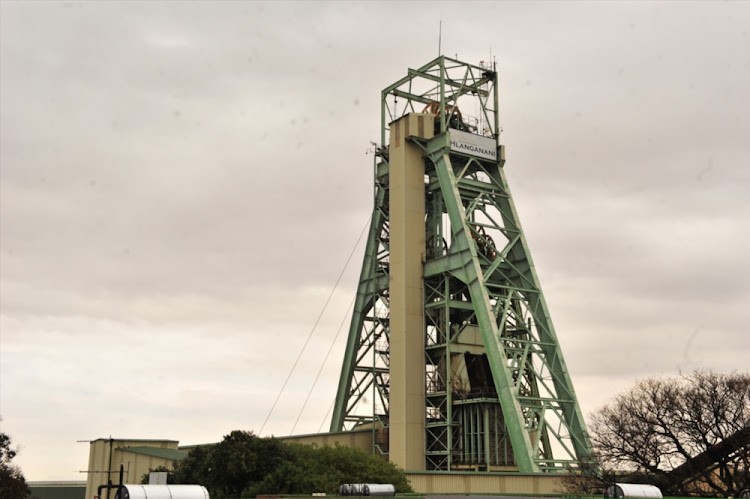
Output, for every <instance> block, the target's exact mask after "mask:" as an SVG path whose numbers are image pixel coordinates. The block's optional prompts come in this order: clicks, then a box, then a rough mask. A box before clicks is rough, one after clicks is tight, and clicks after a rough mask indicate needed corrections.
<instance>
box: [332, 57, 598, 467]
mask: <svg viewBox="0 0 750 499" xmlns="http://www.w3.org/2000/svg"><path fill="white" fill-rule="evenodd" d="M498 119H499V117H498V76H497V72H496V68H495V66H494V64H484V63H482V64H480V65H472V64H467V63H464V62H461V61H458V60H455V59H451V58H448V57H444V56H440V57H438V58H437V59H435V60H433V61H431V62H430V63H428V64H426V65H424V66H422V67H420V68H418V69H409V71H408V74H407V75H406V76H405V77H403V78H401V79H400V80H398V81H397V82H395V83H394V84H392V85H390V86H388V87H387V88H385V89H384V90H383V92H382V99H381V137H380V144H381V146H379V147H378V149H377V152H376V154H375V156H374V158H375V161H374V199H375V203H374V209H373V212H372V219H371V224H370V230H369V236H368V241H367V247H366V250H365V255H364V260H363V264H362V270H361V274H360V279H359V285H358V289H357V296H356V300H355V305H354V312H353V316H352V321H351V326H350V329H349V336H348V343H347V348H346V353H345V358H344V362H343V366H342V370H341V377H340V381H339V385H338V392H337V397H336V402H335V405H334V413H333V417H332V421H331V431H334V432H337V431H346V430H352V429H355V428H366V427H368V426H369V427H370V428H372V431H373V446H374V449H373V450H374V452H375V453H377V454H381V455H384V456H386V457H388V458H389V459H390V460H391V461H393V462H395V463H396V464H398V465H400V466H402V467H403V468H405V469H406V470H444V471H467V470H475V471H518V472H521V473H539V472H562V471H569V470H571V469H577V468H580V467H581V466H582V465H584V464H588V463H589V462H590V455H591V444H590V441H589V437H588V434H587V432H586V427H585V424H584V420H583V416H582V414H581V410H580V408H579V405H578V401H577V399H576V395H575V392H574V390H573V384H572V382H571V379H570V376H569V373H568V368H567V367H566V365H565V361H564V359H563V354H562V351H561V350H560V345H559V343H558V339H557V334H556V333H555V329H554V327H553V325H552V321H551V319H550V314H549V311H548V309H547V304H546V302H545V299H544V294H543V293H542V288H541V285H540V284H539V279H538V277H537V274H536V271H535V268H534V263H533V261H532V259H531V253H530V251H529V248H528V245H527V243H526V239H525V237H524V234H523V231H522V229H521V224H520V222H519V218H518V214H517V212H516V207H515V205H514V202H513V198H512V196H511V192H510V189H509V188H508V182H507V180H506V176H505V172H504V169H503V167H504V164H505V150H504V147H503V146H502V145H500V144H499V121H498ZM385 144H388V145H387V146H386V145H385Z"/></svg>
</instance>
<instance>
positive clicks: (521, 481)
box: [406, 472, 562, 495]
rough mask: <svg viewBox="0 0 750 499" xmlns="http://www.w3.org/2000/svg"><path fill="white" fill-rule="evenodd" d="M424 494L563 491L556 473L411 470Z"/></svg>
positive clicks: (415, 484) (412, 479)
mask: <svg viewBox="0 0 750 499" xmlns="http://www.w3.org/2000/svg"><path fill="white" fill-rule="evenodd" d="M406 477H407V478H408V479H409V483H411V486H412V488H413V489H414V491H415V492H417V493H420V494H534V495H560V494H561V493H562V492H561V491H562V480H561V478H560V477H558V476H554V475H542V476H539V475H519V474H512V475H511V474H507V475H506V474H502V475H501V474H495V473H447V472H443V473H440V472H433V473H429V472H426V473H407V474H406Z"/></svg>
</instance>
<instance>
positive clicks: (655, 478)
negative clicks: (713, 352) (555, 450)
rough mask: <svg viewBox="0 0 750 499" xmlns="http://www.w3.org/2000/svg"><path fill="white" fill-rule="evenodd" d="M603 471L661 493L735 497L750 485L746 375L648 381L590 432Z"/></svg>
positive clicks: (600, 416)
mask: <svg viewBox="0 0 750 499" xmlns="http://www.w3.org/2000/svg"><path fill="white" fill-rule="evenodd" d="M589 429H590V431H591V437H592V442H593V444H594V447H595V450H596V454H597V456H598V457H599V462H600V464H601V465H602V466H603V467H604V468H608V469H617V470H621V471H622V472H628V473H635V474H639V475H640V476H641V477H645V479H646V480H647V481H650V482H651V483H654V484H655V485H658V486H659V487H660V488H662V490H663V491H664V492H665V495H666V494H673V495H701V496H722V497H733V496H735V495H736V494H737V493H739V491H741V490H742V489H744V488H747V487H748V486H749V485H750V476H749V474H748V469H750V467H749V466H748V464H749V462H748V461H749V459H750V374H748V373H730V374H723V373H716V372H711V371H697V372H694V373H692V374H687V375H682V376H680V377H677V378H663V379H647V380H644V381H640V382H638V383H637V384H636V385H635V387H634V388H633V389H631V390H630V391H629V392H627V393H624V394H620V395H618V396H617V397H616V398H615V400H614V402H613V403H612V404H610V405H608V406H606V407H604V408H602V409H600V410H599V411H597V412H596V413H595V414H594V416H593V419H592V424H591V425H590V427H589Z"/></svg>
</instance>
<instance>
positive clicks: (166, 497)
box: [115, 485, 209, 499]
mask: <svg viewBox="0 0 750 499" xmlns="http://www.w3.org/2000/svg"><path fill="white" fill-rule="evenodd" d="M115 499H209V497H208V490H206V487H204V486H202V485H123V486H122V488H121V489H120V490H119V492H118V493H117V495H116V496H115Z"/></svg>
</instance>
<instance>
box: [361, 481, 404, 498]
mask: <svg viewBox="0 0 750 499" xmlns="http://www.w3.org/2000/svg"><path fill="white" fill-rule="evenodd" d="M362 495H365V496H385V497H393V496H395V495H396V487H394V486H393V485H391V484H390V483H366V484H364V485H362Z"/></svg>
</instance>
